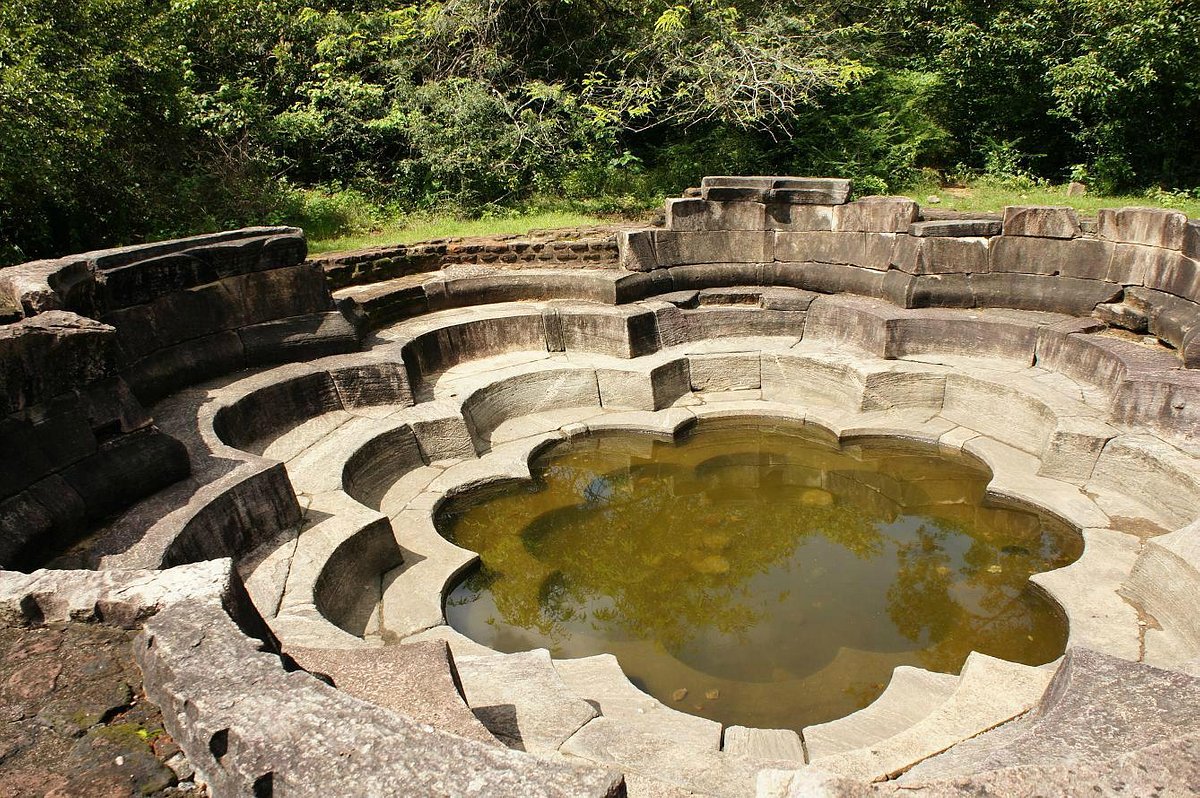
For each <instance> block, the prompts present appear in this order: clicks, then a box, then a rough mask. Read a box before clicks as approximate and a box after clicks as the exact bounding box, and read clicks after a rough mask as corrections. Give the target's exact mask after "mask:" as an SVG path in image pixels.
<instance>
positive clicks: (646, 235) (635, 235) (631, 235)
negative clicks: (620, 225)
mask: <svg viewBox="0 0 1200 798" xmlns="http://www.w3.org/2000/svg"><path fill="white" fill-rule="evenodd" d="M617 251H618V252H619V253H620V255H619V256H618V262H619V263H620V265H621V268H623V269H628V270H629V271H634V272H648V271H651V270H653V269H657V268H658V260H657V259H656V258H655V256H654V231H653V230H622V231H621V232H619V233H618V234H617Z"/></svg>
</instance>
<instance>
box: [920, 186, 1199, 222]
mask: <svg viewBox="0 0 1200 798" xmlns="http://www.w3.org/2000/svg"><path fill="white" fill-rule="evenodd" d="M906 196H908V197H912V198H913V199H915V200H916V201H917V202H918V203H920V204H921V206H922V207H930V208H944V209H946V210H951V211H1002V210H1004V206H1005V205H1067V206H1070V207H1072V208H1077V209H1078V210H1079V211H1080V212H1082V213H1084V214H1085V215H1088V216H1095V215H1096V211H1098V210H1100V209H1101V208H1121V207H1125V206H1128V205H1138V206H1145V207H1151V208H1154V207H1161V208H1173V209H1175V210H1179V211H1183V212H1184V213H1186V214H1187V215H1188V216H1190V217H1192V218H1200V199H1198V198H1195V197H1189V196H1186V195H1183V194H1170V193H1166V192H1161V193H1154V194H1143V195H1140V196H1138V195H1112V196H1101V195H1098V194H1085V195H1084V196H1082V197H1068V196H1067V187H1066V186H1065V185H1062V186H1052V185H1037V186H1032V187H1030V188H1013V187H1012V186H1007V185H1003V184H993V183H987V182H982V181H981V182H977V183H971V184H969V185H967V186H964V187H961V188H948V187H943V186H938V185H937V184H926V185H921V186H917V187H916V188H914V189H913V190H912V191H909V192H906ZM930 197H937V198H938V199H939V200H940V201H939V202H937V203H936V204H935V203H931V202H930V201H929V199H930Z"/></svg>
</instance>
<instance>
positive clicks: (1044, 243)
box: [0, 177, 1200, 798]
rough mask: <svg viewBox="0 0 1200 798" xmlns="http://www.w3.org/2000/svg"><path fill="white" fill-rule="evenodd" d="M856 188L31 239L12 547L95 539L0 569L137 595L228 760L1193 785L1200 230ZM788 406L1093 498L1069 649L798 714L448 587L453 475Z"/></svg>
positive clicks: (91, 599) (245, 771)
mask: <svg viewBox="0 0 1200 798" xmlns="http://www.w3.org/2000/svg"><path fill="white" fill-rule="evenodd" d="M849 190H850V187H849V184H848V183H847V182H846V181H837V180H826V179H821V180H811V179H805V178H775V177H770V178H709V179H706V181H705V184H704V185H703V186H702V188H701V189H700V191H699V192H698V196H696V197H689V198H685V199H681V200H673V201H670V202H669V203H668V207H667V214H666V219H667V222H666V227H665V228H662V229H650V230H624V231H591V232H589V233H588V235H587V236H584V237H582V238H581V237H578V236H577V237H574V238H571V239H564V240H562V241H555V240H554V239H553V237H550V236H542V237H540V238H539V239H538V241H536V242H523V241H508V242H504V243H503V244H502V245H500V244H497V245H496V246H497V247H499V249H497V250H496V251H489V250H488V249H487V248H486V246H481V247H480V248H479V249H478V250H477V251H476V250H472V251H466V248H465V247H463V246H458V245H455V246H454V247H451V246H449V245H442V244H435V245H431V247H428V248H415V249H414V250H413V251H412V252H409V251H408V250H405V252H403V253H401V252H399V251H389V252H375V253H361V254H360V255H361V256H360V255H353V256H345V257H341V258H335V259H327V260H326V261H325V262H324V263H322V264H321V265H320V266H319V267H318V266H317V265H315V264H312V263H308V264H305V263H302V262H301V261H302V259H303V256H304V252H303V250H304V247H303V237H302V236H301V235H300V234H299V231H295V230H290V229H276V228H271V229H260V230H250V231H239V232H235V233H228V234H219V235H216V236H209V237H201V238H197V239H190V240H186V241H181V242H165V243H163V244H159V245H152V246H148V247H141V248H128V249H125V250H115V251H110V252H102V253H89V254H87V255H84V256H78V257H76V258H67V259H63V260H61V261H53V262H39V263H35V264H25V265H23V266H21V267H16V268H15V269H13V270H4V271H3V272H0V311H3V313H4V314H6V315H5V319H6V320H8V319H9V318H11V319H12V321H13V323H11V324H7V325H6V326H5V327H3V328H0V356H2V357H3V361H2V364H3V370H2V371H0V388H2V391H0V398H4V401H5V402H6V404H5V413H6V417H5V418H4V419H2V420H0V423H2V424H3V425H4V426H3V432H4V436H5V437H4V440H5V443H6V445H7V444H9V443H10V442H13V444H14V445H16V446H20V447H23V448H21V449H20V451H21V452H22V458H23V459H22V458H14V461H15V462H17V463H19V464H21V465H20V466H19V467H16V468H14V467H12V464H11V463H8V464H6V465H7V468H6V469H5V468H0V488H3V491H2V492H0V497H2V498H0V531H2V532H3V535H4V537H3V539H2V540H0V544H3V546H0V556H3V557H4V558H5V559H4V560H3V562H4V563H6V564H8V563H10V562H13V561H14V560H13V559H11V558H12V557H15V556H17V554H18V553H19V554H20V555H21V556H26V554H27V553H28V552H29V551H32V549H30V548H29V547H30V545H31V541H32V542H33V543H37V542H38V541H42V542H43V543H47V545H50V544H49V541H51V540H53V541H54V543H53V544H52V545H50V547H51V548H54V547H57V550H59V551H60V552H61V551H62V550H63V549H64V548H67V549H68V550H67V551H65V552H62V553H61V554H60V555H59V557H58V559H57V560H56V563H57V564H60V565H74V566H78V565H87V566H89V567H95V568H100V569H103V570H98V571H38V572H36V573H34V574H29V575H27V574H22V573H17V572H12V571H5V572H0V613H2V614H3V617H4V620H5V622H6V623H9V624H33V623H46V622H53V621H55V620H57V619H64V618H72V619H74V620H82V621H92V622H104V623H114V624H118V625H122V626H126V627H131V628H141V629H142V635H141V637H140V638H139V640H140V642H139V644H138V649H137V652H136V654H137V658H138V661H139V663H140V665H141V667H142V669H143V671H144V673H145V684H146V690H147V694H148V695H149V696H150V697H151V698H152V700H154V701H155V702H157V703H159V704H160V705H161V706H162V707H163V709H164V716H165V717H166V719H167V724H168V727H169V730H170V731H171V733H172V735H173V736H175V737H176V739H178V740H179V741H180V743H181V745H182V746H183V748H184V750H185V752H186V753H187V756H188V757H189V758H190V759H191V760H192V762H193V763H194V764H195V766H196V768H197V769H198V771H199V773H200V774H201V775H202V776H203V778H204V779H205V780H207V782H208V783H209V784H210V787H211V789H212V791H213V793H214V794H216V795H240V794H254V795H266V794H276V791H278V792H277V794H288V795H314V796H316V795H330V794H352V793H361V792H364V791H365V792H370V793H372V794H376V793H377V794H406V795H441V794H453V795H505V794H513V795H522V796H534V795H546V796H554V795H563V796H566V795H572V796H575V795H613V796H615V795H621V794H631V795H645V796H674V795H714V796H725V795H729V796H740V795H747V796H749V795H757V796H763V797H764V798H765V797H766V796H799V795H810V794H822V791H823V794H828V795H860V794H866V793H872V794H874V793H880V792H889V791H895V790H905V791H909V790H912V789H920V790H921V791H922V792H923V793H924V794H929V795H957V794H974V793H978V792H980V791H987V790H991V791H993V792H996V793H1004V794H1014V795H1020V794H1035V793H1041V792H1044V791H1045V790H1046V789H1048V788H1047V785H1062V786H1063V788H1064V791H1066V789H1067V788H1068V787H1069V788H1071V789H1074V788H1076V787H1080V788H1082V787H1083V786H1084V785H1087V788H1088V789H1091V788H1093V787H1094V788H1095V789H1099V790H1101V791H1103V790H1109V791H1114V790H1117V789H1121V788H1124V789H1132V790H1133V791H1135V792H1136V791H1138V790H1139V789H1141V785H1144V784H1148V782H1147V781H1146V779H1150V780H1151V781H1153V785H1152V786H1154V787H1156V788H1157V789H1159V790H1160V791H1162V792H1165V794H1172V791H1173V790H1174V791H1175V792H1177V793H1179V794H1185V793H1187V792H1189V791H1194V789H1191V790H1189V788H1194V787H1195V786H1196V784H1197V774H1196V767H1195V763H1196V762H1198V761H1200V756H1197V753H1200V752H1198V751H1197V748H1196V740H1197V739H1198V737H1197V734H1198V733H1200V731H1198V730H1200V727H1198V726H1197V719H1196V713H1195V709H1194V707H1195V706H1196V702H1195V693H1196V691H1197V684H1200V682H1198V681H1197V678H1196V677H1197V676H1200V665H1197V663H1198V662H1200V625H1198V624H1197V621H1196V618H1197V617H1200V614H1198V610H1200V606H1197V603H1198V600H1197V596H1200V551H1198V550H1197V548H1196V542H1195V541H1196V539H1197V534H1200V533H1198V532H1197V526H1196V525H1197V523H1200V518H1198V513H1197V507H1200V468H1198V463H1197V459H1196V458H1197V456H1198V455H1200V448H1198V447H1200V442H1198V440H1197V439H1198V437H1200V395H1198V394H1197V391H1200V382H1197V379H1198V378H1197V377H1196V372H1193V370H1192V369H1191V368H1190V367H1191V366H1193V365H1195V364H1194V363H1192V360H1193V359H1194V358H1193V357H1192V355H1193V354H1195V353H1194V352H1193V351H1192V350H1193V346H1192V344H1193V343H1194V342H1195V341H1197V340H1200V339H1197V338H1196V337H1195V336H1194V334H1193V331H1194V330H1195V329H1197V325H1196V318H1197V317H1196V306H1195V304H1194V303H1195V301H1196V300H1197V298H1200V296H1198V291H1197V288H1196V274H1197V271H1196V269H1197V258H1198V257H1200V233H1198V232H1197V231H1198V229H1200V228H1198V227H1197V223H1196V222H1191V221H1189V220H1187V219H1186V218H1183V217H1182V215H1180V214H1175V213H1173V212H1168V211H1158V210H1146V209H1122V210H1120V211H1113V212H1104V213H1102V215H1101V217H1100V218H1099V219H1098V220H1095V221H1091V220H1086V219H1079V218H1078V217H1077V216H1076V215H1075V213H1074V212H1073V211H1069V210H1067V209H1053V208H1010V209H1008V211H1007V212H1006V213H1005V215H1004V217H1003V218H1002V219H1000V218H980V219H934V218H930V217H928V216H923V215H922V212H921V210H920V208H918V207H917V206H916V205H915V203H911V202H910V201H908V200H902V199H897V198H865V199H861V200H856V201H854V202H848V201H847V198H848V193H849ZM526 244H528V245H529V246H528V247H526ZM535 244H537V245H540V247H541V248H540V249H536V248H534V245H535ZM471 246H472V247H474V246H475V245H474V244H472V245H471ZM451 250H453V252H452V251H451ZM484 255H486V256H488V257H489V258H490V257H491V256H492V255H495V256H496V257H495V259H494V261H491V262H489V263H488V264H487V265H482V263H481V257H482V256H484ZM451 256H453V257H452V258H451ZM476 256H480V257H476ZM473 258H474V260H472V259H473ZM452 261H453V262H452ZM527 266H533V267H535V268H526V267H527ZM322 272H324V273H325V274H326V275H327V278H328V282H327V281H325V280H323V279H322V278H321V274H322ZM331 288H336V289H337V290H336V293H335V294H333V295H332V296H331V295H330V293H329V291H330V289H331ZM335 301H336V306H337V308H338V311H335V310H333V307H334V302H335ZM80 314H93V315H95V316H97V317H98V318H99V319H100V320H101V321H102V322H105V323H101V322H100V321H94V320H92V319H88V318H85V317H84V316H83V315H80ZM360 338H363V339H365V340H364V341H363V343H362V345H361V346H360V347H359V349H360V350H361V351H348V350H351V349H354V348H355V347H356V345H357V344H358V342H359V340H360ZM1197 351H1200V350H1197ZM281 361H284V362H286V361H300V362H290V363H288V364H287V365H279V366H270V365H267V364H268V363H271V362H281ZM247 367H248V370H242V371H238V372H237V373H231V372H232V371H234V370H236V369H246V368H247ZM761 419H773V420H775V421H777V422H781V423H782V422H786V423H803V424H806V425H809V426H811V427H816V428H820V429H823V430H824V431H826V432H827V433H828V434H829V435H830V436H832V437H836V438H837V439H839V440H841V441H843V442H853V441H864V440H871V439H877V438H903V439H907V440H909V441H912V442H914V443H915V444H916V445H919V446H924V447H929V448H931V449H940V450H945V451H953V452H959V453H962V454H965V455H966V456H968V457H971V458H974V459H975V460H977V461H978V462H979V463H980V464H981V466H983V467H985V468H986V469H987V470H988V472H989V473H990V481H989V484H988V488H987V501H988V502H990V503H992V504H995V505H1000V506H1014V507H1020V508H1029V509H1035V510H1038V511H1040V512H1045V513H1048V514H1051V515H1054V516H1056V517H1058V518H1060V519H1062V520H1063V521H1065V522H1066V523H1068V524H1070V525H1072V526H1073V527H1075V528H1076V529H1078V530H1079V531H1080V533H1081V535H1082V537H1083V541H1084V551H1083V555H1082V556H1081V557H1080V558H1079V559H1078V560H1077V561H1076V562H1074V563H1072V564H1070V565H1068V566H1066V567H1065V568H1062V569H1059V570H1057V571H1052V572H1048V573H1043V574H1038V575H1036V576H1034V577H1032V581H1033V582H1034V584H1036V585H1037V586H1038V587H1039V588H1040V589H1041V590H1043V591H1044V592H1045V593H1046V595H1047V596H1049V597H1050V598H1051V599H1052V600H1053V601H1054V602H1056V603H1057V604H1058V606H1059V607H1061V608H1062V610H1063V612H1064V614H1065V615H1066V616H1067V618H1068V621H1069V648H1068V652H1067V654H1066V656H1065V657H1064V658H1063V659H1062V660H1061V661H1060V662H1058V663H1053V664H1051V665H1049V666H1045V667H1042V668H1031V667H1028V666H1023V665H1016V664H1014V663H1009V662H1004V661H1001V660H995V659H992V658H988V657H985V656H982V655H979V654H973V655H972V656H971V657H970V658H969V659H968V662H967V664H966V666H965V667H964V668H963V670H962V672H961V674H958V675H951V674H937V673H931V672H928V671H922V670H919V669H914V668H907V667H902V668H898V669H897V670H896V671H895V673H894V675H893V678H892V681H891V683H890V684H889V685H888V687H887V689H886V690H885V691H884V693H883V694H882V695H881V696H880V697H879V698H878V699H877V700H876V701H875V702H874V703H873V704H871V705H870V706H868V707H866V708H865V709H863V710H860V711H859V712H856V713H853V714H851V715H849V716H847V717H845V718H841V719H839V720H836V721H832V722H830V723H826V724H821V725H819V726H812V727H809V728H807V729H804V730H803V732H802V734H800V735H798V736H797V735H796V734H795V733H794V732H783V731H782V730H769V729H746V728H741V727H734V728H729V729H722V728H721V727H720V726H719V725H718V724H716V723H714V722H712V721H708V720H704V719H701V718H696V717H693V716H690V715H686V714H683V713H680V712H678V711H676V710H674V709H671V708H669V707H667V706H664V705H663V704H661V703H660V702H658V701H656V700H655V699H653V698H651V697H649V696H648V695H646V694H644V693H642V692H641V691H640V690H638V689H637V688H636V687H635V686H634V685H633V684H632V683H631V682H630V681H629V680H628V679H627V678H626V677H625V675H624V674H623V673H622V672H621V669H620V666H619V664H618V663H617V660H616V658H615V657H613V656H611V655H604V656H599V657H589V658H584V659H578V660H562V661H557V660H554V659H552V658H551V657H550V656H549V654H548V653H547V652H545V651H531V652H521V653H517V654H500V653H497V652H494V651H490V650H488V649H486V648H484V647H482V646H480V645H479V644H477V643H475V642H473V641H471V640H468V639H466V638H465V637H463V636H462V635H460V634H458V633H457V632H455V631H454V630H453V629H451V628H450V627H449V626H447V625H446V622H445V616H444V614H443V609H442V607H443V599H444V596H445V593H446V590H447V589H448V587H449V586H450V585H452V584H453V582H454V580H455V579H456V578H457V577H458V576H459V575H460V574H462V573H463V572H464V570H465V569H467V568H469V567H471V566H472V565H473V564H474V562H475V561H476V560H477V555H476V554H475V553H473V552H470V551H467V550H464V549H462V548H459V547H457V546H455V545H453V544H452V543H450V542H449V541H447V540H446V539H445V538H443V537H441V535H440V534H438V531H437V529H436V527H435V525H434V516H435V513H436V512H437V511H438V510H439V508H441V507H443V506H444V505H445V503H446V502H458V501H470V500H471V497H472V496H473V495H475V494H476V493H477V492H478V491H479V490H481V489H486V488H488V487H489V486H493V485H496V484H499V483H504V482H513V481H522V480H528V479H530V478H531V474H530V465H529V464H530V461H531V458H533V457H535V456H536V455H537V454H538V453H539V452H540V451H542V450H543V449H545V447H548V446H553V445H555V444H557V443H559V442H562V441H565V440H570V439H575V438H578V437H579V436H583V435H588V434H592V433H596V432H603V431H606V430H623V431H631V432H637V433H641V434H644V435H646V436H650V437H655V438H659V439H669V438H672V437H674V436H676V435H677V434H679V433H681V432H683V431H686V430H688V429H690V428H691V427H693V426H695V425H699V424H716V423H750V422H752V421H754V420H761ZM130 453H132V454H130ZM34 455H36V456H34ZM92 463H99V464H101V465H102V466H103V467H102V468H99V469H98V470H96V471H94V472H92V471H89V470H88V468H87V467H85V466H84V465H81V464H92ZM92 473H95V474H98V476H96V477H89V476H88V475H89V474H92ZM85 532H86V535H85V536H84V537H83V539H82V542H80V543H78V544H76V545H73V546H68V543H69V541H70V540H71V539H72V538H78V537H79V536H80V534H81V533H85ZM39 535H43V536H45V538H44V539H43V538H39ZM851 655H852V652H847V653H846V656H851ZM835 666H836V660H835ZM315 674H319V675H320V678H318V676H317V675H315ZM329 682H333V684H334V685H337V687H340V688H341V689H335V688H334V687H331V686H330V685H329ZM1146 774H1154V775H1153V776H1152V777H1151V776H1147V775H1146ZM1122 785H1123V787H1122Z"/></svg>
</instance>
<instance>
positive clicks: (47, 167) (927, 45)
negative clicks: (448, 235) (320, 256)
mask: <svg viewBox="0 0 1200 798" xmlns="http://www.w3.org/2000/svg"><path fill="white" fill-rule="evenodd" d="M1198 141H1200V0H1126V2H1123V3H1112V2H1108V1H1107V0H990V1H989V2H979V3H968V2H962V0H880V2H878V3H875V4H871V5H870V6H867V5H863V6H859V5H855V4H851V3H845V2H814V3H797V2H790V3H789V2H784V3H782V4H781V3H763V2H760V0H430V1H428V2H418V3H412V2H401V0H5V2H4V3H2V4H0V262H4V261H5V260H13V259H16V258H19V257H33V256H38V255H43V254H48V253H54V252H62V251H69V250H77V249H79V248H82V247H90V246H97V245H101V244H108V243H112V242H117V241H128V240H133V239H136V238H138V237H143V236H150V235H163V234H170V233H183V232H191V231H195V230H200V229H205V228H215V227H221V226H226V225H234V224H242V223H246V222H269V221H298V222H302V223H304V224H305V225H306V226H308V227H309V228H310V229H311V230H312V231H313V232H314V233H316V234H318V235H320V234H329V233H333V232H336V231H337V230H338V229H339V228H344V227H346V226H347V225H352V224H356V223H359V224H361V223H364V222H369V221H370V218H371V217H372V215H378V214H381V213H397V212H403V211H407V210H412V209H418V208H430V207H449V208H455V209H459V210H463V211H466V212H479V211H481V210H484V209H486V208H488V207H491V206H494V205H506V204H509V205H510V204H515V203H522V202H527V201H529V200H530V199H531V198H535V197H554V198H557V199H558V200H560V201H565V202H574V203H577V204H580V205H582V206H584V207H587V208H589V209H592V210H605V209H612V210H620V209H623V208H635V207H641V206H643V205H645V204H646V203H647V202H649V201H651V200H652V199H653V198H654V197H655V196H656V195H658V194H662V193H671V192H676V191H678V190H680V189H681V188H683V187H685V186H686V185H688V184H692V183H694V182H695V181H696V180H697V179H698V178H699V176H701V175H702V174H704V173H715V172H730V171H781V172H791V173H830V174H838V175H847V176H851V177H855V178H858V179H859V180H860V183H861V185H862V187H863V188H864V189H866V190H872V191H883V190H897V189H900V188H903V187H904V186H906V185H908V184H911V183H912V182H913V181H914V180H915V179H917V177H918V176H919V175H920V174H921V170H923V169H937V170H940V172H941V173H942V174H949V175H970V174H984V173H987V174H992V175H996V176H999V177H1003V178H1008V179H1014V178H1016V179H1026V180H1036V179H1054V180H1064V179H1067V178H1071V177H1074V178H1083V179H1086V180H1088V181H1089V182H1091V183H1092V184H1093V185H1096V186H1098V187H1101V188H1104V189H1110V190H1117V189H1122V190H1124V189H1131V188H1132V189H1144V188H1147V187H1150V186H1159V187H1162V188H1166V189H1183V190H1191V189H1195V187H1196V186H1198V185H1200V147H1197V146H1196V144H1197V142H1198Z"/></svg>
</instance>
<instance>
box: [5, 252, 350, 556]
mask: <svg viewBox="0 0 1200 798" xmlns="http://www.w3.org/2000/svg"><path fill="white" fill-rule="evenodd" d="M306 252H307V246H306V243H305V240H304V235H303V233H302V232H301V231H299V230H297V229H295V228H251V229H247V230H239V231H232V232H226V233H217V234H213V235H206V236H197V237H193V238H187V239H180V240H176V241H166V242H159V243H154V244H146V245H140V246H132V247H123V248H119V249H112V250H104V251H100V252H90V253H85V254H82V255H74V256H69V257H66V258H60V259H57V260H43V261H33V262H30V263H24V264H21V265H18V266H12V267H9V268H6V269H0V320H2V321H3V322H4V324H3V326H0V437H2V439H3V440H4V442H5V446H4V452H5V456H4V457H3V458H0V565H4V566H19V565H23V564H27V563H29V562H31V561H36V560H37V559H38V558H39V556H40V553H41V552H43V551H47V550H61V549H62V548H64V547H66V546H68V545H69V544H70V543H71V542H72V541H73V540H75V539H77V538H78V537H79V536H81V535H82V534H84V533H85V532H86V531H87V530H88V529H89V528H90V527H92V526H94V525H95V524H96V523H98V522H100V521H101V520H102V519H105V518H107V517H109V516H111V515H113V514H114V513H116V512H119V511H121V510H124V509H125V508H127V507H129V506H131V505H132V504H134V503H135V502H136V501H138V500H139V499H142V498H143V497H145V496H148V495H150V494H152V493H154V492H156V491H158V490H160V489H162V488H164V487H166V486H168V485H171V484H173V483H176V482H178V481H179V480H181V479H183V478H184V477H186V476H188V474H189V473H190V471H191V464H190V463H189V459H188V455H187V452H186V450H185V449H184V447H183V446H182V445H181V444H180V443H179V442H178V441H177V440H175V439H174V438H171V437H170V436H168V435H165V434H163V433H162V432H161V431H160V430H159V429H158V428H157V427H156V426H155V424H154V420H153V418H152V417H151V415H150V413H149V412H147V410H146V405H148V404H149V403H151V402H154V401H156V400H158V399H160V398H161V397H163V396H165V395H167V394H169V393H173V392H176V391H178V390H179V389H181V388H184V387H186V386H188V385H190V384H193V383H196V382H199V381H202V380H205V379H209V378H212V377H215V376H218V375H221V374H226V373H229V372H231V371H236V370H239V369H241V368H244V367H247V366H252V365H257V364H263V363H273V362H281V361H287V360H297V359H308V358H312V357H318V356H321V355H326V354H335V353H341V352H346V351H350V350H354V349H357V348H358V338H357V334H356V333H355V331H354V328H353V327H352V325H350V324H349V323H348V322H347V321H346V320H345V319H344V318H343V317H342V316H341V314H340V313H338V312H337V311H335V310H334V307H333V301H332V299H331V297H330V294H329V290H328V288H327V287H326V285H325V280H324V276H323V274H322V271H321V269H320V267H318V266H315V265H313V264H309V263H305V262H304V259H305V255H306Z"/></svg>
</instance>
